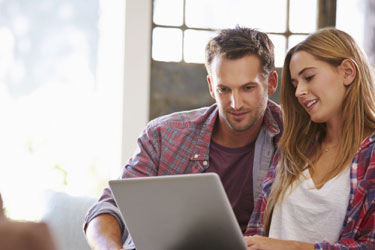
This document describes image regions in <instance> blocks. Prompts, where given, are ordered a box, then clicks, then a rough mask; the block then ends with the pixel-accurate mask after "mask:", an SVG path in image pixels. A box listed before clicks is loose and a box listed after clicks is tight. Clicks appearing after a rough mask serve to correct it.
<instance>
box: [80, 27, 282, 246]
mask: <svg viewBox="0 0 375 250" xmlns="http://www.w3.org/2000/svg"><path fill="white" fill-rule="evenodd" d="M205 65H206V69H207V72H208V76H207V81H208V87H209V91H210V94H211V96H212V97H213V98H214V99H215V100H216V104H214V105H212V106H211V107H205V108H201V109H197V110H192V111H186V112H178V113H174V114H171V115H167V116H163V117H160V118H157V119H155V120H153V121H151V122H150V123H149V124H148V125H147V126H146V129H145V130H144V132H143V133H142V135H141V136H140V137H139V139H138V148H137V150H136V153H135V154H134V156H133V157H132V158H131V159H130V160H129V162H128V163H127V164H126V166H125V167H124V169H123V172H122V176H121V177H122V178H132V177H137V176H153V175H172V174H189V173H201V172H215V173H217V174H218V175H219V176H220V178H221V181H222V183H223V185H224V188H225V190H226V192H227V195H228V198H229V200H230V202H231V205H232V207H233V210H234V212H235V215H236V217H237V220H238V222H239V224H240V226H241V229H242V231H244V230H245V229H246V226H247V224H248V221H249V218H250V215H251V212H252V210H253V206H254V200H255V199H256V198H257V196H258V194H259V193H260V191H261V183H262V180H263V178H264V177H265V175H266V173H267V171H268V168H269V165H270V163H271V159H272V156H273V153H274V149H275V147H276V144H277V142H278V140H279V137H280V133H281V131H282V119H281V111H280V108H279V106H278V105H276V104H275V103H273V102H272V101H269V100H268V95H270V94H272V93H274V92H275V90H276V87H277V74H276V72H275V70H274V52H273V44H272V42H271V40H270V39H269V38H268V36H267V35H266V34H265V33H263V32H260V31H257V30H254V29H249V28H241V27H238V26H237V27H236V28H234V29H225V30H222V31H221V32H220V33H219V34H218V35H217V36H216V37H215V38H213V39H211V40H210V41H209V42H208V44H207V46H206V62H205ZM84 228H85V230H86V237H87V240H88V242H89V244H90V246H91V247H92V248H93V249H122V244H123V242H124V241H125V239H126V238H127V236H128V232H127V230H126V228H125V225H124V222H123V221H122V220H121V216H120V212H119V210H118V208H117V207H116V204H115V201H114V199H113V196H112V193H111V191H110V190H109V189H108V188H107V189H105V190H104V193H103V195H102V196H101V198H100V199H99V202H98V203H97V204H96V205H94V206H93V207H92V208H91V209H90V211H89V212H88V215H87V217H86V221H85V225H84Z"/></svg>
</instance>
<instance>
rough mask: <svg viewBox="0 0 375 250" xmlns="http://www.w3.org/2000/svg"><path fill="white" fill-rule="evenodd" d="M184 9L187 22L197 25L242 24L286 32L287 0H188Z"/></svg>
mask: <svg viewBox="0 0 375 250" xmlns="http://www.w3.org/2000/svg"><path fill="white" fill-rule="evenodd" d="M213 6H214V7H213ZM270 6H272V8H270ZM185 12H186V13H185V16H186V25H187V26H188V27H194V28H211V29H222V28H231V27H234V26H235V25H236V24H239V25H241V26H247V27H253V28H259V29H262V30H264V31H273V32H283V31H285V27H286V0H262V1H243V0H232V1H226V0H186V10H185ZM273 17H277V21H275V18H273Z"/></svg>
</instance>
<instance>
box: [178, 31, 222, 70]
mask: <svg viewBox="0 0 375 250" xmlns="http://www.w3.org/2000/svg"><path fill="white" fill-rule="evenodd" d="M215 35H216V32H210V31H199V30H186V31H185V35H184V61H185V62H189V63H204V57H205V48H206V44H207V42H208V40H209V39H210V38H212V37H214V36H215Z"/></svg>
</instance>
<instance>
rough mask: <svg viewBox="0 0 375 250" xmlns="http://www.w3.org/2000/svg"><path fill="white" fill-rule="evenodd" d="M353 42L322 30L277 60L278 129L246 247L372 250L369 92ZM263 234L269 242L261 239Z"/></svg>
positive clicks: (374, 147) (374, 177)
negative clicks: (280, 123)
mask: <svg viewBox="0 0 375 250" xmlns="http://www.w3.org/2000/svg"><path fill="white" fill-rule="evenodd" d="M371 70H372V69H371V66H370V65H369V63H368V61H367V58H366V56H365V55H364V53H363V52H362V51H361V49H360V48H359V47H358V45H357V44H356V43H355V41H354V40H353V38H352V37H350V36H349V35H348V34H346V33H345V32H343V31H340V30H337V29H334V28H327V29H322V30H319V31H317V32H315V33H314V34H312V35H310V36H309V37H308V38H307V39H306V40H304V41H302V42H301V43H299V44H298V45H296V46H295V47H293V48H292V49H291V50H290V51H289V52H288V54H287V56H286V58H285V62H284V68H283V74H282V85H281V105H282V110H283V115H284V131H283V135H282V137H281V139H280V143H279V151H278V152H277V154H276V155H275V157H274V160H273V164H272V167H271V170H270V172H269V174H268V176H267V178H266V179H265V181H264V186H263V191H262V195H261V196H260V197H259V199H258V202H257V204H256V207H255V209H254V213H253V215H252V217H251V220H250V223H249V226H248V228H247V230H246V233H245V234H246V235H255V234H256V236H252V237H251V236H250V237H245V240H246V242H247V244H248V248H249V249H288V250H289V249H375V154H374V153H375V133H374V131H375V86H374V79H373V76H372V72H371ZM265 236H268V237H265Z"/></svg>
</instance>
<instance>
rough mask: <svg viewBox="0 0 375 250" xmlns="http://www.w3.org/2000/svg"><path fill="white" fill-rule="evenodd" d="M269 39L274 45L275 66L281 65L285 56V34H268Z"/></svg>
mask: <svg viewBox="0 0 375 250" xmlns="http://www.w3.org/2000/svg"><path fill="white" fill-rule="evenodd" d="M269 37H270V39H271V40H272V42H273V45H274V46H275V67H282V66H283V63H284V57H285V47H286V46H285V44H286V41H285V36H281V35H269Z"/></svg>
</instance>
